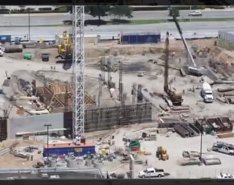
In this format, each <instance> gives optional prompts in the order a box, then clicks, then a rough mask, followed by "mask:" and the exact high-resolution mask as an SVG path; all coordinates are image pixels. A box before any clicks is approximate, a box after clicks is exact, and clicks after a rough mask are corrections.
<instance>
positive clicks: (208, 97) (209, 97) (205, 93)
mask: <svg viewBox="0 0 234 185" xmlns="http://www.w3.org/2000/svg"><path fill="white" fill-rule="evenodd" d="M201 96H202V98H203V100H204V102H205V103H212V102H213V101H214V97H213V91H212V88H211V86H210V84H208V83H207V82H204V83H203V84H202V90H201Z"/></svg>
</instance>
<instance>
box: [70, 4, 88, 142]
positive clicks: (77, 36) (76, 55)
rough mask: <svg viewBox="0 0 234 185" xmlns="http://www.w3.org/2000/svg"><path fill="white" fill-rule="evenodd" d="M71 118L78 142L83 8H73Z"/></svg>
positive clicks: (81, 127) (81, 117) (80, 134)
mask: <svg viewBox="0 0 234 185" xmlns="http://www.w3.org/2000/svg"><path fill="white" fill-rule="evenodd" d="M72 12H73V75H72V89H73V93H72V94H73V105H72V106H73V107H72V108H73V111H72V112H73V117H72V137H73V139H74V140H75V141H76V142H80V139H81V137H83V135H84V119H85V117H84V114H85V110H84V108H85V105H84V63H85V58H84V57H85V54H84V19H85V17H84V16H85V14H84V6H76V5H75V6H73V11H72Z"/></svg>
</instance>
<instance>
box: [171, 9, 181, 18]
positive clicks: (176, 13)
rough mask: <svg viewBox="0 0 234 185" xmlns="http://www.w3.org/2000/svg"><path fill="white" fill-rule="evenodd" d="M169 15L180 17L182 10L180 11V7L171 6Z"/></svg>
mask: <svg viewBox="0 0 234 185" xmlns="http://www.w3.org/2000/svg"><path fill="white" fill-rule="evenodd" d="M169 16H171V17H173V16H175V17H179V16H180V12H179V9H178V8H175V7H173V8H172V7H171V8H170V9H169Z"/></svg>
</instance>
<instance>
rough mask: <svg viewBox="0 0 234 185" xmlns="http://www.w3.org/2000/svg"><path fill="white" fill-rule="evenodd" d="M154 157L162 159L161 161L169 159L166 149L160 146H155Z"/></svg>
mask: <svg viewBox="0 0 234 185" xmlns="http://www.w3.org/2000/svg"><path fill="white" fill-rule="evenodd" d="M156 157H157V158H158V159H159V160H163V161H166V160H168V159H169V155H168V153H167V149H166V148H164V147H162V146H159V147H158V148H157V151H156Z"/></svg>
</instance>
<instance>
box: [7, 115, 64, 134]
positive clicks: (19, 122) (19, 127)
mask: <svg viewBox="0 0 234 185" xmlns="http://www.w3.org/2000/svg"><path fill="white" fill-rule="evenodd" d="M44 124H51V125H52V126H51V127H50V128H51V129H52V128H63V113H55V114H46V115H36V116H27V117H21V118H11V119H9V120H8V129H7V132H8V138H15V134H16V133H17V132H34V131H42V130H46V128H45V127H44Z"/></svg>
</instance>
